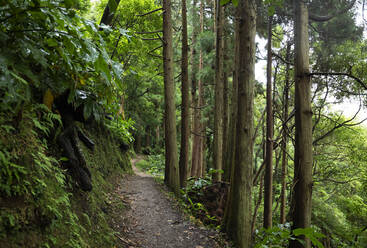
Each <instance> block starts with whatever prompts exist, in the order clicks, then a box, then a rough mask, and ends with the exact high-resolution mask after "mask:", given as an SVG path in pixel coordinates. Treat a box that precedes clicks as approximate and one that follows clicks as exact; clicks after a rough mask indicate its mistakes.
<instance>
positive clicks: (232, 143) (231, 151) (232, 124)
mask: <svg viewBox="0 0 367 248" xmlns="http://www.w3.org/2000/svg"><path fill="white" fill-rule="evenodd" d="M238 29H239V24H238V22H235V35H234V36H235V38H234V40H235V44H234V54H235V55H236V54H238V53H239V44H240V42H239V37H238V33H239V32H238ZM238 60H239V57H238V56H234V70H233V82H232V101H231V117H230V121H229V133H228V136H229V139H228V145H227V150H226V153H227V154H228V155H227V157H228V158H227V159H226V160H225V163H226V168H225V170H224V178H225V180H226V181H230V177H231V173H232V170H233V164H234V156H235V149H236V126H237V99H238V72H239V62H238Z"/></svg>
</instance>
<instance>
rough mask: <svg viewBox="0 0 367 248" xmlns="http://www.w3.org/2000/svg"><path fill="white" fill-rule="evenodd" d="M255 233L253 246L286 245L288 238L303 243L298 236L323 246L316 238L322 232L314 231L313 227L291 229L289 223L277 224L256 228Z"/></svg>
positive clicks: (266, 247)
mask: <svg viewBox="0 0 367 248" xmlns="http://www.w3.org/2000/svg"><path fill="white" fill-rule="evenodd" d="M255 235H256V242H255V243H256V244H255V246H254V247H255V248H268V247H273V248H276V247H279V248H281V247H287V246H288V242H289V240H298V241H299V242H301V243H303V242H304V241H303V240H301V239H300V238H299V237H300V236H305V237H307V238H309V239H310V240H311V242H312V245H313V246H314V247H317V248H324V246H323V245H322V243H321V242H320V241H319V240H318V239H319V238H323V237H324V235H323V234H321V233H318V232H316V231H315V229H313V228H297V229H295V230H293V231H291V230H290V223H285V224H284V225H282V224H279V225H277V226H274V227H272V228H269V229H261V230H256V233H255Z"/></svg>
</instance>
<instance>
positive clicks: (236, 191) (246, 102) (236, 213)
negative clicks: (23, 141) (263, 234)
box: [226, 0, 256, 248]
mask: <svg viewBox="0 0 367 248" xmlns="http://www.w3.org/2000/svg"><path fill="white" fill-rule="evenodd" d="M238 14H239V15H238V17H239V18H238V19H237V20H236V21H238V22H239V30H238V31H239V44H240V47H239V53H238V54H237V56H239V60H238V61H239V68H240V70H239V75H238V112H237V132H236V144H237V145H236V146H237V147H236V151H235V162H234V170H233V171H234V173H232V178H231V188H230V194H231V197H230V198H229V200H230V202H229V205H228V210H227V211H230V212H229V214H227V215H226V217H227V219H226V229H227V231H228V233H229V234H230V235H231V236H232V237H233V238H234V240H235V241H236V243H237V246H238V247H239V248H249V247H250V246H251V217H252V216H251V197H252V195H251V190H252V169H253V141H252V136H253V100H254V80H255V79H254V70H255V50H256V45H255V35H256V1H255V0H240V1H239V3H238Z"/></svg>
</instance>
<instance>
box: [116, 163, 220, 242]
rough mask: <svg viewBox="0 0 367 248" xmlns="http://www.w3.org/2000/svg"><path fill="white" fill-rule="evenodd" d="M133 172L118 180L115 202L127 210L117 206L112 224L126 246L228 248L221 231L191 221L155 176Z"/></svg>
mask: <svg viewBox="0 0 367 248" xmlns="http://www.w3.org/2000/svg"><path fill="white" fill-rule="evenodd" d="M140 159H142V158H141V157H139V156H138V157H137V158H135V159H133V160H132V166H133V170H134V174H133V175H126V176H125V177H124V178H122V179H120V180H119V182H118V183H117V187H116V189H115V192H114V194H112V195H113V198H115V199H112V200H111V202H113V203H112V205H116V202H121V201H122V202H123V205H124V206H125V207H124V209H118V208H115V207H113V216H114V218H113V219H112V220H111V224H112V226H113V228H114V230H115V231H116V234H115V235H116V237H117V238H118V239H119V240H120V241H121V242H120V246H119V247H123V248H138V247H139V248H140V247H141V248H165V247H167V248H170V247H172V248H204V247H208V248H215V247H225V246H223V244H222V245H220V244H219V243H222V241H220V240H221V238H220V237H219V234H218V232H216V231H215V230H208V229H206V228H205V227H198V226H196V225H194V224H192V223H190V221H189V220H188V219H189V218H188V217H187V216H185V215H184V214H183V212H182V211H181V210H180V208H179V207H178V204H177V203H176V202H175V200H173V199H172V197H170V196H169V194H168V191H167V189H166V188H165V187H164V186H162V185H160V184H159V183H157V182H156V181H155V180H154V178H153V177H151V176H150V175H148V174H145V173H143V172H141V171H139V170H138V169H137V168H136V167H135V163H137V162H138V161H139V160H140Z"/></svg>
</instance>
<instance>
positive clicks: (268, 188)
mask: <svg viewBox="0 0 367 248" xmlns="http://www.w3.org/2000/svg"><path fill="white" fill-rule="evenodd" d="M272 20H273V17H272V16H269V18H268V61H267V68H266V75H267V84H266V155H265V177H264V180H265V181H264V186H265V187H264V228H271V227H272V225H273V224H272V223H273V216H272V206H273V99H272V94H273V92H272V83H271V70H272V57H271V55H272V53H271V39H272Z"/></svg>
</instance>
